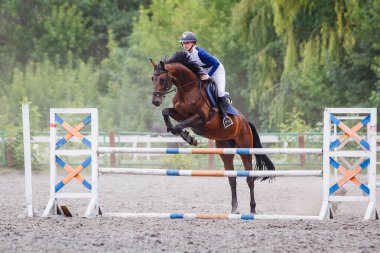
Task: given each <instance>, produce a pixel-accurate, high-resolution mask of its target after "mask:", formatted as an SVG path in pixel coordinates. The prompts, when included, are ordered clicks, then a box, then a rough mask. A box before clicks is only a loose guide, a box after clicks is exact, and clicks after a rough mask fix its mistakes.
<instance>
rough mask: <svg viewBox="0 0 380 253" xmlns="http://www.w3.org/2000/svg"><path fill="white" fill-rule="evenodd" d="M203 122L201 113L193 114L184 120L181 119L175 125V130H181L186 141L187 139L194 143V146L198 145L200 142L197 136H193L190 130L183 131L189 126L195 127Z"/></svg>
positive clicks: (188, 141)
mask: <svg viewBox="0 0 380 253" xmlns="http://www.w3.org/2000/svg"><path fill="white" fill-rule="evenodd" d="M202 122H203V120H202V118H201V117H200V116H199V115H197V114H196V115H193V116H191V117H189V118H187V119H185V120H183V121H181V122H180V123H178V124H177V125H176V126H175V127H174V132H179V133H180V134H179V135H180V136H181V137H182V139H184V141H186V142H187V143H189V144H190V145H193V146H197V144H198V142H197V140H196V139H195V138H193V137H192V136H191V135H190V134H189V132H188V131H182V130H183V129H184V128H187V127H195V126H198V125H199V124H201V123H202Z"/></svg>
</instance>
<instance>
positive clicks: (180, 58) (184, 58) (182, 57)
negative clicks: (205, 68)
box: [163, 51, 201, 75]
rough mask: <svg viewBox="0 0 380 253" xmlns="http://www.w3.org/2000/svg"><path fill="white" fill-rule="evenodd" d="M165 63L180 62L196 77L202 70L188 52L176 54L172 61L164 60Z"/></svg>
mask: <svg viewBox="0 0 380 253" xmlns="http://www.w3.org/2000/svg"><path fill="white" fill-rule="evenodd" d="M163 61H164V63H165V64H166V63H173V62H179V63H181V64H182V65H184V66H185V67H187V68H188V69H190V70H191V71H192V72H193V73H194V74H196V75H198V74H199V72H200V70H201V69H200V67H199V66H198V64H197V63H196V62H195V61H192V60H191V58H190V55H189V53H187V52H186V51H178V52H175V53H174V54H173V56H172V57H171V58H170V59H164V60H163Z"/></svg>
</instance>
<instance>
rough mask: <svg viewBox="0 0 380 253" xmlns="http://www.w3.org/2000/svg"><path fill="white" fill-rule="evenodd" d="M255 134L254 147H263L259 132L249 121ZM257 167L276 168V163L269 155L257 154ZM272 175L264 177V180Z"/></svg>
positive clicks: (262, 168) (263, 168)
mask: <svg viewBox="0 0 380 253" xmlns="http://www.w3.org/2000/svg"><path fill="white" fill-rule="evenodd" d="M249 126H250V127H251V130H252V134H253V148H262V147H263V146H262V145H261V141H260V136H259V133H258V132H257V130H256V128H255V126H254V125H253V124H252V123H251V122H249ZM255 157H256V169H257V170H275V167H274V164H273V163H272V161H271V160H270V159H269V157H268V156H267V155H256V154H255ZM268 178H270V177H263V178H262V180H266V179H268Z"/></svg>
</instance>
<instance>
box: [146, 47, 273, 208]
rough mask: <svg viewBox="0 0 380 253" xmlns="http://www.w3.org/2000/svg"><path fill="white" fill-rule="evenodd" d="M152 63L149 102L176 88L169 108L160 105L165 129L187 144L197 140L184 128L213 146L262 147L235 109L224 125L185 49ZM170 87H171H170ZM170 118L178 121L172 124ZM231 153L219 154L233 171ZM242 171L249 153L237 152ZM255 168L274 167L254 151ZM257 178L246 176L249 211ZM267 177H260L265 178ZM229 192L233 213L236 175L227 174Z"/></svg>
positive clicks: (248, 163) (155, 102)
mask: <svg viewBox="0 0 380 253" xmlns="http://www.w3.org/2000/svg"><path fill="white" fill-rule="evenodd" d="M150 62H151V64H152V66H153V76H152V82H153V96H152V103H153V105H154V106H156V107H158V106H160V105H161V104H162V101H163V99H164V98H165V96H166V95H167V94H168V93H170V92H171V91H174V90H172V87H173V86H175V87H176V93H175V95H174V97H173V100H172V104H173V107H172V108H164V109H163V110H162V116H163V119H164V121H165V124H166V128H167V131H168V132H171V133H172V134H173V135H176V136H178V135H179V136H181V137H182V138H183V139H184V140H185V141H186V142H187V143H189V144H190V145H193V146H196V145H197V140H196V139H195V138H194V137H192V136H191V135H190V134H189V132H187V131H186V130H184V129H185V128H191V129H192V131H193V132H194V133H195V134H197V135H199V136H202V137H204V138H207V139H210V140H214V141H215V146H216V147H217V148H262V145H261V141H260V137H259V134H258V132H257V130H256V128H255V127H254V125H253V124H252V123H251V122H249V121H248V120H247V119H246V118H245V117H244V115H243V114H242V113H241V112H239V113H238V115H237V116H232V117H231V118H232V121H233V125H232V126H230V127H228V128H224V127H223V125H222V122H221V116H220V113H218V112H216V110H217V109H215V108H214V107H213V106H212V105H211V101H210V99H209V98H208V96H207V94H206V88H205V87H206V84H207V82H205V81H201V80H200V78H199V74H200V68H199V66H198V65H197V64H196V63H195V62H193V61H191V59H190V56H189V55H188V53H187V52H186V51H179V52H176V53H175V54H174V55H173V56H172V57H171V58H170V59H166V58H165V59H161V60H160V61H159V62H158V63H155V62H154V61H153V60H152V59H150ZM173 88H174V87H173ZM170 118H172V119H174V120H175V121H177V122H178V123H177V124H176V125H175V126H173V124H172V122H171V120H170ZM234 156H235V155H233V154H228V155H225V154H221V155H220V157H221V159H222V161H223V164H224V169H225V170H234V165H233V160H234ZM240 157H241V160H242V162H243V165H244V168H245V170H252V169H253V165H252V155H251V154H242V155H240ZM255 158H256V165H255V169H257V170H274V169H275V166H274V165H273V163H272V161H271V160H270V159H269V158H268V156H267V155H257V154H255ZM256 179H258V178H254V177H247V179H246V181H247V184H248V186H249V190H250V212H251V214H255V213H256V202H255V195H254V185H255V180H256ZM266 179H268V177H262V178H261V180H266ZM228 180H229V184H230V188H231V195H232V201H231V205H232V209H231V213H233V214H237V213H239V210H238V202H237V195H236V184H237V183H236V177H229V178H228Z"/></svg>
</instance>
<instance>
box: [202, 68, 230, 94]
mask: <svg viewBox="0 0 380 253" xmlns="http://www.w3.org/2000/svg"><path fill="white" fill-rule="evenodd" d="M210 69H211V68H207V69H204V70H205V71H206V73H208V72H209V71H210ZM212 79H214V81H215V83H216V86H217V87H218V96H219V97H223V96H224V95H225V94H226V72H225V71H224V67H223V65H222V64H220V65H219V67H218V68H217V69H216V71H215V72H214V74H213V75H212Z"/></svg>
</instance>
